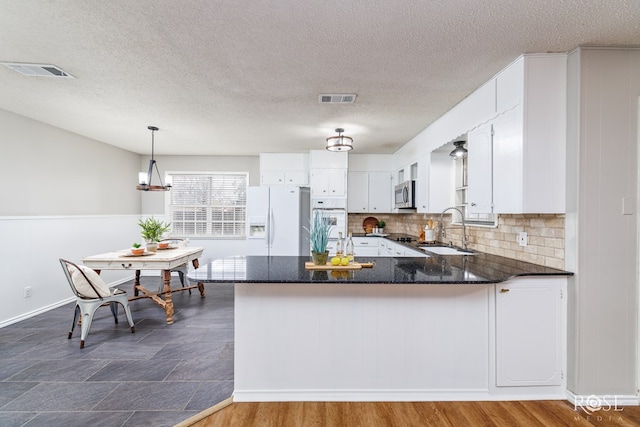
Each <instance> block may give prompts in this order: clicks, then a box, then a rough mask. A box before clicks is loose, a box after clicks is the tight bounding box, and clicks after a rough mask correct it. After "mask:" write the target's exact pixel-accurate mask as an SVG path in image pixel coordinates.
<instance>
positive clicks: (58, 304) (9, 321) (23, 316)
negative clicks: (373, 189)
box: [0, 276, 134, 328]
mask: <svg viewBox="0 0 640 427" xmlns="http://www.w3.org/2000/svg"><path fill="white" fill-rule="evenodd" d="M133 278H134V276H130V277H127V278H124V279H120V280H116V281H115V282H112V283H110V284H109V285H108V286H109V287H110V288H112V287H114V286H118V285H121V284H123V283H126V282H128V281H130V280H132V279H133ZM75 299H76V297H70V298H67V299H64V300H62V301H58V302H56V303H54V304H50V305H48V306H45V307H40V308H39V309H37V310H33V311H30V312H28V313H24V314H21V315H20V316H16V317H13V318H11V319H7V320H5V321H2V322H0V328H4V327H5V326H9V325H13V324H14V323H18V322H21V321H23V320H27V319H30V318H32V317H35V316H37V315H39V314H43V313H46V312H48V311H51V310H53V309H56V308H58V307H62V306H63V305H65V304H69V303H70V302H73V301H75Z"/></svg>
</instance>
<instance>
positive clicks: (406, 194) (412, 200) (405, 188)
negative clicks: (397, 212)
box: [393, 181, 416, 209]
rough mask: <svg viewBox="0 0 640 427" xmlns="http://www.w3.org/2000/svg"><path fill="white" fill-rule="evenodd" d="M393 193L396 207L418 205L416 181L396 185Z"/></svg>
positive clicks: (410, 207)
mask: <svg viewBox="0 0 640 427" xmlns="http://www.w3.org/2000/svg"><path fill="white" fill-rule="evenodd" d="M393 195H394V200H395V207H396V208H398V209H414V208H415V207H416V182H415V181H405V182H403V183H401V184H398V185H396V187H395V190H394V193H393Z"/></svg>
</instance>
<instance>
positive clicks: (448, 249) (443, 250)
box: [420, 246, 477, 255]
mask: <svg viewBox="0 0 640 427" xmlns="http://www.w3.org/2000/svg"><path fill="white" fill-rule="evenodd" d="M420 249H422V250H423V251H425V252H431V253H433V254H436V255H476V253H477V252H475V251H472V250H468V249H460V248H456V247H453V246H420Z"/></svg>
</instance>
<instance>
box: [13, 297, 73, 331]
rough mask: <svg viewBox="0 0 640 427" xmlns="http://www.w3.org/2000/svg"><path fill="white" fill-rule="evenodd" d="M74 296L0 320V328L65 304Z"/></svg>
mask: <svg viewBox="0 0 640 427" xmlns="http://www.w3.org/2000/svg"><path fill="white" fill-rule="evenodd" d="M75 299H76V297H71V298H67V299H65V300H62V301H58V302H57V303H55V304H51V305H48V306H46V307H40V308H39V309H37V310H33V311H30V312H28V313H24V314H21V315H20V316H16V317H13V318H11V319H7V320H5V321H3V322H0V328H4V327H5V326H9V325H13V324H14V323H18V322H21V321H23V320H26V319H29V318H31V317H34V316H37V315H38V314H42V313H46V312H47V311H49V310H53V309H54V308H58V307H62V306H63V305H65V304H69V303H70V302H72V301H74V300H75Z"/></svg>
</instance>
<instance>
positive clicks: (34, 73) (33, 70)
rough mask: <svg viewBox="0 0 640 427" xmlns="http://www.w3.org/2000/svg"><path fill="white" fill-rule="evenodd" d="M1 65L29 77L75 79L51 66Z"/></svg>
mask: <svg viewBox="0 0 640 427" xmlns="http://www.w3.org/2000/svg"><path fill="white" fill-rule="evenodd" d="M0 64H2V65H5V66H7V67H9V68H11V69H12V70H14V71H17V72H19V73H20V74H22V75H25V76H29V77H63V78H66V79H72V78H74V77H73V76H72V75H71V74H69V73H67V72H66V71H64V70H63V69H62V68H59V67H56V66H55V65H50V64H19V63H16V62H1V63H0Z"/></svg>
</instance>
